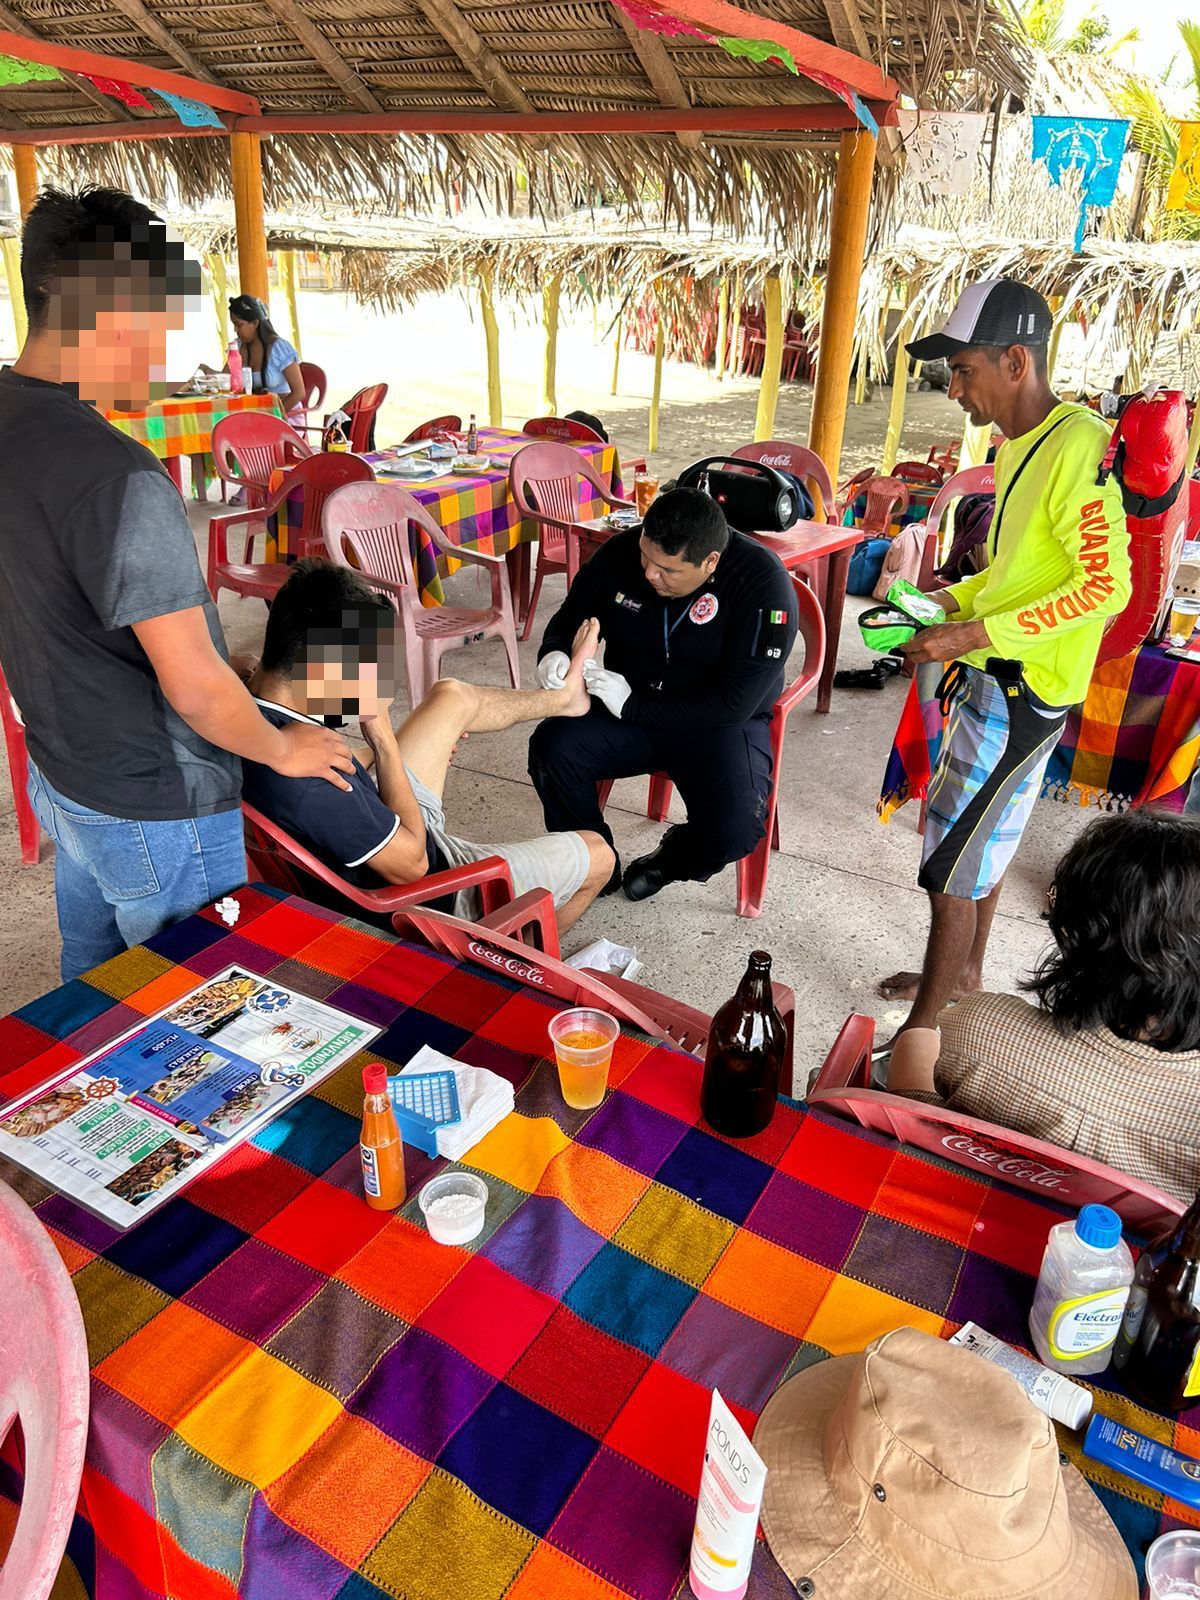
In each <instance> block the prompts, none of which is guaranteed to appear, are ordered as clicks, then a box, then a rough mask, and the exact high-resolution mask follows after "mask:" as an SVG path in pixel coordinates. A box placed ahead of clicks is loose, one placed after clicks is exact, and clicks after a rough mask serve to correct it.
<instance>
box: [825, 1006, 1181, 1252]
mask: <svg viewBox="0 0 1200 1600" xmlns="http://www.w3.org/2000/svg"><path fill="white" fill-rule="evenodd" d="M874 1030H875V1024H874V1022H873V1021H872V1019H871V1018H870V1017H862V1016H851V1017H849V1018H848V1019H847V1021H846V1023H845V1024H844V1026H843V1028H842V1031H841V1033H840V1034H839V1035H838V1037H837V1042H836V1043H835V1044H834V1046H833V1049H832V1050H831V1051H830V1052H829V1055H828V1056H827V1057H826V1058H825V1062H824V1065H823V1066H822V1067H821V1068H820V1070H819V1071H818V1073H817V1076H816V1079H815V1081H814V1083H813V1087H812V1088H811V1089H810V1091H809V1094H808V1104H809V1106H810V1108H811V1109H812V1110H814V1111H822V1112H826V1113H831V1114H832V1115H834V1116H836V1117H841V1118H843V1119H849V1120H850V1121H853V1122H857V1123H858V1124H859V1125H860V1126H861V1127H864V1128H871V1129H873V1130H874V1131H875V1132H876V1133H884V1134H890V1135H891V1137H892V1138H893V1139H895V1140H897V1141H898V1142H899V1143H901V1144H910V1145H914V1146H915V1147H916V1148H917V1149H918V1150H926V1151H928V1152H930V1154H932V1155H935V1156H938V1157H939V1158H940V1159H941V1160H942V1161H949V1162H952V1163H953V1164H954V1165H955V1166H957V1167H963V1168H965V1169H966V1170H967V1171H968V1172H973V1173H975V1174H976V1176H978V1175H979V1174H980V1173H982V1174H984V1175H985V1176H987V1177H992V1178H998V1179H1000V1180H1002V1181H1003V1182H1004V1183H1008V1184H1011V1185H1012V1186H1013V1187H1014V1188H1017V1189H1022V1190H1024V1191H1025V1192H1026V1193H1028V1194H1032V1195H1035V1196H1037V1197H1038V1198H1039V1199H1043V1200H1044V1199H1050V1200H1054V1201H1056V1202H1058V1203H1061V1204H1062V1205H1064V1206H1069V1207H1070V1208H1071V1209H1072V1210H1078V1209H1079V1207H1080V1206H1085V1205H1089V1204H1093V1203H1094V1204H1097V1205H1105V1206H1111V1207H1112V1208H1113V1210H1114V1211H1115V1212H1116V1213H1117V1214H1118V1216H1119V1217H1120V1218H1121V1220H1122V1222H1124V1223H1125V1224H1126V1226H1127V1227H1129V1228H1131V1229H1132V1230H1133V1231H1134V1232H1135V1233H1138V1234H1140V1235H1142V1236H1143V1237H1144V1238H1145V1237H1148V1238H1153V1237H1154V1236H1155V1235H1156V1234H1158V1233H1162V1232H1164V1231H1165V1230H1166V1229H1167V1228H1169V1227H1172V1226H1173V1225H1174V1223H1175V1222H1177V1221H1178V1219H1179V1217H1180V1216H1181V1215H1182V1214H1183V1210H1184V1207H1183V1205H1182V1204H1181V1203H1180V1202H1179V1201H1177V1200H1174V1199H1172V1198H1171V1196H1170V1195H1166V1194H1163V1193H1162V1191H1161V1190H1159V1189H1155V1188H1154V1187H1153V1185H1151V1184H1148V1183H1141V1182H1139V1180H1138V1179H1137V1178H1130V1177H1127V1176H1126V1175H1125V1174H1124V1173H1122V1172H1117V1171H1116V1170H1115V1169H1114V1168H1112V1167H1106V1166H1105V1165H1104V1163H1103V1162H1101V1161H1093V1160H1092V1159H1091V1157H1090V1156H1083V1155H1080V1154H1079V1153H1078V1152H1077V1151H1075V1150H1062V1149H1060V1148H1059V1147H1058V1146H1057V1145H1053V1144H1047V1143H1046V1142H1045V1141H1044V1140H1042V1139H1034V1138H1032V1137H1031V1136H1030V1135H1029V1134H1025V1133H1017V1132H1015V1131H1014V1130H1013V1129H1012V1128H1002V1127H1000V1126H998V1125H997V1124H996V1123H994V1122H983V1121H980V1120H979V1119H978V1118H976V1117H968V1116H966V1115H964V1113H963V1112H961V1111H951V1110H948V1109H947V1108H946V1107H944V1106H936V1105H928V1104H926V1102H925V1101H923V1100H908V1099H905V1097H904V1096H903V1095H897V1094H889V1093H888V1092H887V1091H886V1090H883V1089H872V1088H871V1087H870V1083H871V1049H872V1044H873V1041H874Z"/></svg>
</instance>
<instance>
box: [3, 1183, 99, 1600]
mask: <svg viewBox="0 0 1200 1600" xmlns="http://www.w3.org/2000/svg"><path fill="white" fill-rule="evenodd" d="M0 1283H2V1284H3V1285H4V1292H3V1293H2V1294H0V1441H2V1440H3V1439H4V1437H5V1435H6V1434H7V1433H8V1431H9V1428H10V1427H11V1425H12V1423H13V1422H14V1421H15V1420H19V1421H20V1424H21V1432H22V1435H23V1438H24V1442H25V1472H24V1488H23V1491H22V1498H21V1506H20V1510H19V1511H18V1513H17V1523H16V1528H15V1530H14V1532H13V1535H12V1539H11V1542H10V1543H9V1546H8V1549H7V1552H6V1553H5V1554H4V1556H3V1562H2V1564H0V1600H47V1596H48V1595H49V1593H50V1591H51V1589H52V1588H53V1587H54V1583H55V1580H56V1578H57V1576H58V1569H59V1565H60V1563H61V1561H62V1557H63V1551H64V1550H65V1549H66V1545H67V1537H68V1535H69V1534H70V1531H71V1521H72V1518H73V1517H74V1515H75V1505H76V1501H77V1499H78V1496H79V1483H80V1479H81V1477H82V1474H83V1457H84V1449H85V1447H86V1445H87V1429H88V1396H89V1379H88V1352H87V1337H86V1335H85V1333H84V1328H83V1317H82V1315H81V1314H80V1310H79V1301H78V1299H77V1298H76V1295H75V1288H74V1285H73V1284H72V1283H71V1279H70V1276H69V1274H68V1272H67V1269H66V1267H65V1266H64V1265H63V1262H62V1258H61V1257H60V1255H59V1253H58V1251H57V1250H56V1249H55V1248H54V1245H53V1244H52V1243H51V1240H50V1235H49V1234H48V1233H47V1232H46V1230H45V1228H44V1227H43V1226H42V1224H41V1223H40V1222H39V1221H38V1219H37V1217H35V1216H34V1214H33V1212H32V1211H31V1210H30V1209H29V1207H28V1206H27V1205H26V1204H25V1202H24V1200H22V1199H21V1198H20V1197H19V1196H18V1195H17V1194H15V1193H14V1192H13V1191H12V1190H11V1189H10V1188H9V1187H8V1185H7V1184H5V1183H0Z"/></svg>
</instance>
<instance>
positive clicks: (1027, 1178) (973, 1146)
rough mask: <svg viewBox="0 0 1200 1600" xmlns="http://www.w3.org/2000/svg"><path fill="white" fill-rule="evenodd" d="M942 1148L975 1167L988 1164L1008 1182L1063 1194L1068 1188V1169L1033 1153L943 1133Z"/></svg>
mask: <svg viewBox="0 0 1200 1600" xmlns="http://www.w3.org/2000/svg"><path fill="white" fill-rule="evenodd" d="M942 1148H943V1149H944V1150H949V1151H950V1152H951V1153H952V1154H953V1155H954V1156H955V1157H956V1158H957V1159H959V1160H966V1161H968V1162H970V1163H972V1164H973V1165H974V1166H977V1167H991V1168H992V1169H993V1171H995V1172H996V1173H998V1174H999V1175H1000V1176H1001V1177H1002V1178H1007V1179H1008V1180H1009V1181H1010V1182H1011V1183H1020V1184H1027V1185H1029V1186H1030V1187H1031V1188H1035V1189H1054V1190H1057V1191H1059V1192H1062V1193H1065V1192H1067V1191H1069V1190H1070V1188H1071V1171H1070V1168H1068V1167H1051V1166H1047V1165H1046V1163H1045V1162H1042V1161H1035V1160H1034V1159H1033V1158H1032V1156H1027V1155H1022V1154H1021V1153H1020V1152H1019V1151H1017V1150H1010V1149H1006V1148H1005V1146H1003V1145H995V1144H988V1143H987V1142H985V1141H984V1140H982V1139H980V1138H978V1137H977V1136H976V1135H974V1134H969V1133H947V1134H943V1136H942Z"/></svg>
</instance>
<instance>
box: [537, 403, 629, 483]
mask: <svg viewBox="0 0 1200 1600" xmlns="http://www.w3.org/2000/svg"><path fill="white" fill-rule="evenodd" d="M521 432H522V433H527V434H528V435H529V437H530V438H531V439H558V440H560V441H561V442H562V443H563V444H570V443H572V441H574V443H576V444H604V442H605V441H604V439H602V438H601V436H600V435H599V434H598V433H597V432H596V430H595V428H589V427H588V425H587V423H586V422H576V420H575V418H574V417H531V418H530V420H529V421H528V422H527V423H526V424H525V426H524V427H523V428H522V429H521ZM614 448H616V447H615V446H614ZM617 453H618V455H620V451H619V450H618V451H617ZM622 465H623V466H624V467H625V469H626V471H628V472H645V470H646V458H645V456H628V457H623V458H622Z"/></svg>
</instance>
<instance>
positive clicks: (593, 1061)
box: [550, 1006, 621, 1111]
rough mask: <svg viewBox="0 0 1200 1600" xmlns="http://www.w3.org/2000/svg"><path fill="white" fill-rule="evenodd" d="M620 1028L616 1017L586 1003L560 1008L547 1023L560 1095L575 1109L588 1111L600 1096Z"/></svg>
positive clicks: (602, 1092)
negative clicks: (564, 1009)
mask: <svg viewBox="0 0 1200 1600" xmlns="http://www.w3.org/2000/svg"><path fill="white" fill-rule="evenodd" d="M620 1031H621V1024H620V1023H619V1022H618V1021H617V1019H616V1017H612V1016H610V1015H609V1014H608V1012H607V1011H593V1010H592V1009H591V1008H590V1007H588V1006H577V1007H576V1008H575V1009H574V1010H572V1011H560V1012H559V1014H558V1016H557V1017H555V1019H554V1021H553V1022H552V1023H551V1024H550V1039H551V1042H552V1043H553V1045H554V1059H555V1060H556V1061H557V1062H558V1082H559V1086H560V1088H561V1089H562V1097H563V1099H564V1100H565V1101H566V1102H567V1104H568V1105H569V1106H571V1107H572V1108H573V1109H574V1110H575V1111H591V1110H592V1108H593V1107H594V1106H598V1105H599V1104H600V1102H601V1100H603V1099H604V1091H605V1089H607V1088H608V1069H609V1067H610V1066H611V1065H612V1054H613V1045H614V1044H615V1043H616V1042H617V1035H618V1034H619V1033H620Z"/></svg>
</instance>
